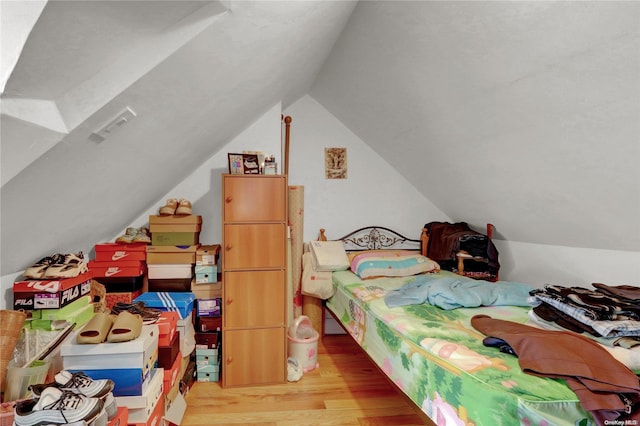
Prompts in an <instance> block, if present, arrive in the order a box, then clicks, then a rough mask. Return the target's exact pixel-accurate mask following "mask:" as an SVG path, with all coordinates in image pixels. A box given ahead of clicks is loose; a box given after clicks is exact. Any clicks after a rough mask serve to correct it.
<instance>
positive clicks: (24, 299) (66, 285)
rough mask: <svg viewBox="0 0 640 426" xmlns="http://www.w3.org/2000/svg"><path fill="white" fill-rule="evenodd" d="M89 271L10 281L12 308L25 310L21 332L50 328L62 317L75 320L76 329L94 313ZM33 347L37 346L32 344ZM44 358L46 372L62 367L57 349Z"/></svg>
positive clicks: (36, 331) (56, 370)
mask: <svg viewBox="0 0 640 426" xmlns="http://www.w3.org/2000/svg"><path fill="white" fill-rule="evenodd" d="M90 292H91V272H85V273H83V274H79V275H78V276H76V277H73V278H63V279H51V280H21V281H16V282H14V283H13V308H14V310H22V311H26V312H27V314H28V318H29V320H28V321H26V322H25V327H28V330H25V333H31V332H32V331H33V332H34V333H36V335H37V333H39V330H47V331H48V330H53V329H54V326H53V321H57V320H66V321H69V322H70V323H74V322H75V323H76V329H78V328H80V327H81V326H82V325H84V324H85V323H87V321H89V320H90V319H91V318H92V317H93V314H94V307H93V304H92V303H91V296H90ZM35 349H41V347H40V346H39V345H37V344H36V348H35ZM47 359H48V360H49V363H50V371H52V372H53V371H55V372H58V371H60V370H61V369H62V359H61V357H60V348H59V347H58V348H56V349H55V350H54V352H53V353H51V354H50V355H49V356H48V357H47Z"/></svg>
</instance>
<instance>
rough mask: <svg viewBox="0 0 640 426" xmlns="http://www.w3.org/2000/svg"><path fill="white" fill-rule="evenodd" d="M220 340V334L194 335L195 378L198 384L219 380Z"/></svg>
mask: <svg viewBox="0 0 640 426" xmlns="http://www.w3.org/2000/svg"><path fill="white" fill-rule="evenodd" d="M220 338H221V334H220V332H215V333H196V377H197V380H198V381H199V382H217V381H218V380H219V379H220V356H221V354H222V351H221V349H222V348H221V347H220V342H221V339H220Z"/></svg>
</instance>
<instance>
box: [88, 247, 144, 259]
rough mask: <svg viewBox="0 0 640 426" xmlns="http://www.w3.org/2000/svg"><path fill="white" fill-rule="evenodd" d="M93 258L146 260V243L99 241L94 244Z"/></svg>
mask: <svg viewBox="0 0 640 426" xmlns="http://www.w3.org/2000/svg"><path fill="white" fill-rule="evenodd" d="M94 250H95V252H96V258H95V260H97V261H99V262H123V261H132V260H137V261H146V260H147V245H146V244H141V243H133V244H118V243H100V244H96V245H95V246H94Z"/></svg>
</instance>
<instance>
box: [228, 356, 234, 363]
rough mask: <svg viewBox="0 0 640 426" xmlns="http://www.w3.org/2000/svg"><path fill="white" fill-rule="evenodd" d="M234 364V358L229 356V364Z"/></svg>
mask: <svg viewBox="0 0 640 426" xmlns="http://www.w3.org/2000/svg"><path fill="white" fill-rule="evenodd" d="M232 362H233V357H232V356H228V357H227V364H231V363H232Z"/></svg>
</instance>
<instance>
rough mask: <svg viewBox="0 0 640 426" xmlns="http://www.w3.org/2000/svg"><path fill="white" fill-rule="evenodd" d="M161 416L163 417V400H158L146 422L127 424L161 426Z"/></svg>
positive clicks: (130, 424) (132, 425)
mask: <svg viewBox="0 0 640 426" xmlns="http://www.w3.org/2000/svg"><path fill="white" fill-rule="evenodd" d="M162 416H164V398H160V399H158V402H157V403H156V406H155V408H154V409H153V412H152V413H151V414H149V417H148V418H147V421H146V422H144V423H129V426H160V425H162Z"/></svg>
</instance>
